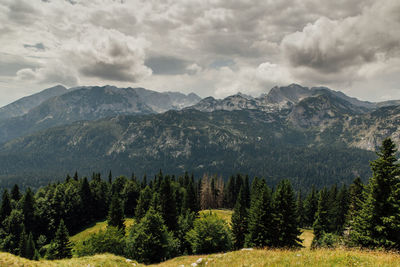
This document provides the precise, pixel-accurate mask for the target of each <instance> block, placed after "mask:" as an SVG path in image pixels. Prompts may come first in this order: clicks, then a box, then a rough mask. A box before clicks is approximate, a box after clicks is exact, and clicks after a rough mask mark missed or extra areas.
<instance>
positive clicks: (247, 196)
mask: <svg viewBox="0 0 400 267" xmlns="http://www.w3.org/2000/svg"><path fill="white" fill-rule="evenodd" d="M243 191H244V203H245V205H246V208H248V209H249V208H250V181H249V176H248V175H246V177H245V178H244V184H243Z"/></svg>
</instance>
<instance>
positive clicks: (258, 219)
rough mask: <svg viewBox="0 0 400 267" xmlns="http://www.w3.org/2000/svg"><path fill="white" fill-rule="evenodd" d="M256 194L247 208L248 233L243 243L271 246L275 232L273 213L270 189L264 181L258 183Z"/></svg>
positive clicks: (255, 245) (253, 245)
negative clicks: (248, 208)
mask: <svg viewBox="0 0 400 267" xmlns="http://www.w3.org/2000/svg"><path fill="white" fill-rule="evenodd" d="M258 186H259V188H258V189H257V190H254V191H253V192H257V193H258V194H259V195H258V196H253V194H252V203H251V206H250V210H249V219H248V234H247V235H246V241H245V245H246V246H247V247H265V246H272V245H273V239H274V235H275V233H274V232H273V227H272V226H273V214H272V199H271V190H270V189H269V188H268V187H267V186H266V184H265V181H262V182H259V183H258Z"/></svg>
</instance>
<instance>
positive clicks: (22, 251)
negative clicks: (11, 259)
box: [18, 228, 28, 258]
mask: <svg viewBox="0 0 400 267" xmlns="http://www.w3.org/2000/svg"><path fill="white" fill-rule="evenodd" d="M27 241H28V237H27V235H26V231H25V228H23V230H22V233H21V235H20V237H19V244H18V251H19V253H18V255H19V256H21V257H24V258H26V243H27Z"/></svg>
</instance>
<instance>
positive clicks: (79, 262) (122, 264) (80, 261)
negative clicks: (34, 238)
mask: <svg viewBox="0 0 400 267" xmlns="http://www.w3.org/2000/svg"><path fill="white" fill-rule="evenodd" d="M135 264H136V262H134V261H127V260H126V259H125V258H123V257H118V256H114V255H112V254H102V255H95V256H92V257H82V258H72V259H66V260H57V261H46V260H41V261H30V260H27V259H24V258H21V257H17V256H14V255H12V254H10V253H3V252H0V266H1V267H8V266H13V267H22V266H24V267H31V266H32V267H36V266H38V267H39V266H40V267H42V266H43V267H53V266H54V267H56V266H57V267H58V266H60V267H64V266H65V267H76V266H85V267H89V266H90V267H94V266H102V267H114V266H118V267H128V266H129V267H132V266H135Z"/></svg>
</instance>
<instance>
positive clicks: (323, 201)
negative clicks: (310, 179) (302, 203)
mask: <svg viewBox="0 0 400 267" xmlns="http://www.w3.org/2000/svg"><path fill="white" fill-rule="evenodd" d="M329 218H330V216H329V193H328V191H327V190H326V188H325V187H324V188H323V189H322V190H321V191H320V192H319V199H318V210H317V213H316V214H315V222H314V225H313V227H314V240H315V241H317V240H320V238H321V237H322V236H323V234H324V233H328V232H329V231H330V221H329ZM314 240H313V242H314Z"/></svg>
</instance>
